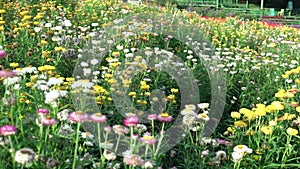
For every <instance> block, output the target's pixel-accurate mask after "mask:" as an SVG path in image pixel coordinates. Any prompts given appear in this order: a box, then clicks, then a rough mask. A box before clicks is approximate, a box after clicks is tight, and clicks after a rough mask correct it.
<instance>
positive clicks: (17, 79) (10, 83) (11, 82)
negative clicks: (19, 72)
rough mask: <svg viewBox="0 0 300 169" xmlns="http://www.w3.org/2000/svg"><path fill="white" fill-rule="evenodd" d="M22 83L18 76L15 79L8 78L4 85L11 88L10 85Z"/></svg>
mask: <svg viewBox="0 0 300 169" xmlns="http://www.w3.org/2000/svg"><path fill="white" fill-rule="evenodd" d="M20 81H21V78H20V77H18V76H15V77H8V78H5V79H4V80H3V84H4V85H7V86H10V85H13V84H16V83H18V82H20Z"/></svg>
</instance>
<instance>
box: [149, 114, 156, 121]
mask: <svg viewBox="0 0 300 169" xmlns="http://www.w3.org/2000/svg"><path fill="white" fill-rule="evenodd" d="M147 119H148V120H156V119H157V114H148V115H147Z"/></svg>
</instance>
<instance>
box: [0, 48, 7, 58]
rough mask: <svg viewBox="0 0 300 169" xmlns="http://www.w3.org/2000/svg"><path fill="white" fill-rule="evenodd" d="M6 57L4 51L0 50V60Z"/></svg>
mask: <svg viewBox="0 0 300 169" xmlns="http://www.w3.org/2000/svg"><path fill="white" fill-rule="evenodd" d="M5 56H6V52H5V50H0V59H2V58H4V57H5Z"/></svg>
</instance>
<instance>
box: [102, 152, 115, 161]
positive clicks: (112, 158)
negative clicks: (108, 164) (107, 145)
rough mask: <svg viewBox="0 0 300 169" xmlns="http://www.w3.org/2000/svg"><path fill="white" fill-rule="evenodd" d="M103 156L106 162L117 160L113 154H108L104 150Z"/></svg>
mask: <svg viewBox="0 0 300 169" xmlns="http://www.w3.org/2000/svg"><path fill="white" fill-rule="evenodd" d="M103 156H104V157H105V158H106V159H107V160H115V159H116V158H117V156H116V154H115V153H113V152H109V151H107V150H104V153H103Z"/></svg>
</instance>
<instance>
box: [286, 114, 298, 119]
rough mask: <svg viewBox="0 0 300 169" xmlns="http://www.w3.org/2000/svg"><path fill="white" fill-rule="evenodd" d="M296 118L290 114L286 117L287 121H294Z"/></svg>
mask: <svg viewBox="0 0 300 169" xmlns="http://www.w3.org/2000/svg"><path fill="white" fill-rule="evenodd" d="M295 118H296V115H295V114H290V115H288V116H287V118H286V119H287V120H293V119H295Z"/></svg>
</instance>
